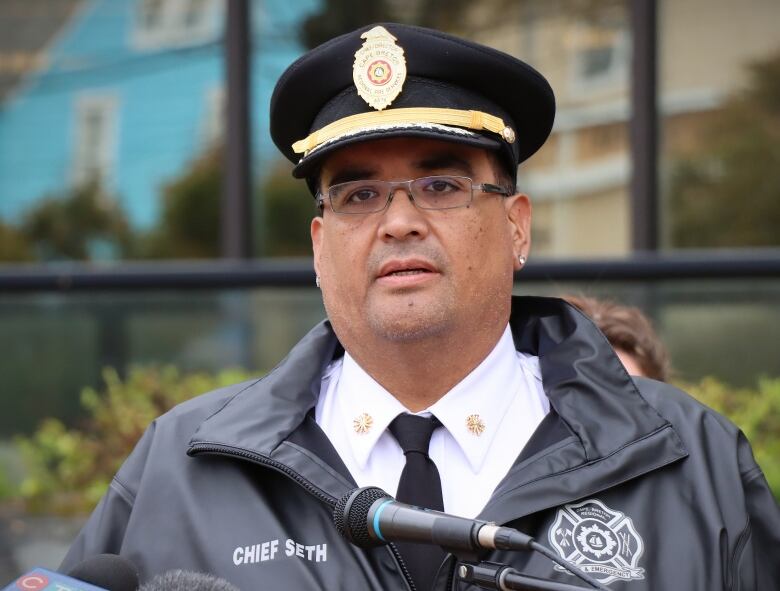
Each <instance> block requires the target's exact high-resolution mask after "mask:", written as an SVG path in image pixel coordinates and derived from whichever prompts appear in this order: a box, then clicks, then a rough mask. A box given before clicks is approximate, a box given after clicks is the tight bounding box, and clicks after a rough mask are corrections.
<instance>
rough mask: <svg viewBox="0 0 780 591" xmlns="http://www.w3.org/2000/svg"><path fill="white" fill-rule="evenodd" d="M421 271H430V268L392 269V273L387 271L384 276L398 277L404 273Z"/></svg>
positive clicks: (414, 273) (412, 273)
mask: <svg viewBox="0 0 780 591" xmlns="http://www.w3.org/2000/svg"><path fill="white" fill-rule="evenodd" d="M419 273H430V271H429V270H428V269H400V270H398V271H391V272H390V273H387V274H386V275H383V276H384V277H398V276H403V275H417V274H419Z"/></svg>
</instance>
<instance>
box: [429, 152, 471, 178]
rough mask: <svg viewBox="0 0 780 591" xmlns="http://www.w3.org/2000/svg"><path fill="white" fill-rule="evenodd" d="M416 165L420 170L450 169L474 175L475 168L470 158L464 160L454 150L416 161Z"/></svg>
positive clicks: (466, 174)
mask: <svg viewBox="0 0 780 591" xmlns="http://www.w3.org/2000/svg"><path fill="white" fill-rule="evenodd" d="M415 166H416V167H417V168H419V169H420V170H424V171H426V172H434V171H438V170H441V171H444V170H447V171H450V170H454V171H456V172H461V173H463V174H464V175H465V176H469V177H470V176H473V174H474V168H473V167H472V166H471V163H470V162H469V161H468V160H464V159H463V158H460V157H459V156H457V155H455V154H453V153H452V152H442V153H439V154H432V155H429V156H426V157H425V158H423V159H421V160H418V161H417V162H415Z"/></svg>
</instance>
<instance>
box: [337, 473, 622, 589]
mask: <svg viewBox="0 0 780 591" xmlns="http://www.w3.org/2000/svg"><path fill="white" fill-rule="evenodd" d="M333 521H334V523H335V525H336V529H337V530H338V531H339V533H340V534H341V535H342V536H344V537H345V538H346V539H347V540H349V541H350V542H352V543H353V544H354V545H355V546H358V547H360V548H372V547H375V546H381V545H383V544H389V543H391V542H416V543H421V544H436V545H437V546H441V547H442V548H444V549H445V550H447V551H449V552H451V553H453V554H455V555H456V556H457V555H458V554H467V555H472V556H473V555H474V554H476V553H478V552H479V551H480V550H534V551H536V552H539V553H541V554H544V555H545V556H546V557H547V558H549V559H550V560H552V561H554V562H556V563H558V564H560V565H561V566H563V567H564V568H565V569H566V570H568V571H569V572H571V573H572V574H573V575H575V576H577V577H579V578H580V579H582V580H583V581H585V582H586V583H588V584H589V585H590V586H591V587H593V588H595V589H602V590H605V591H608V590H607V588H606V587H605V586H604V585H602V584H601V583H599V582H598V581H596V580H595V579H594V578H593V577H591V576H589V575H587V574H585V573H584V572H582V571H581V570H580V569H579V568H577V567H576V566H575V565H573V564H571V563H570V562H569V561H567V560H565V559H563V558H561V557H560V556H558V555H556V554H555V552H553V551H552V550H550V549H549V548H546V547H545V546H542V545H541V544H539V543H538V542H537V541H536V540H534V539H533V538H532V537H531V536H529V535H526V534H524V533H522V532H519V531H517V530H516V529H512V528H511V527H501V526H498V525H495V524H494V523H489V522H487V521H482V520H479V519H466V518H465V517H456V516H454V515H447V514H446V513H442V512H440V511H434V510H432V509H424V508H422V507H415V506H412V505H407V504H405V503H399V502H398V501H396V500H395V499H394V498H393V497H391V496H390V495H388V494H387V493H386V492H385V491H383V490H382V489H381V488H377V487H375V486H367V487H363V488H356V489H354V490H351V491H350V492H348V493H347V494H345V495H344V496H343V497H341V498H340V499H339V501H338V503H336V508H335V509H334V510H333ZM507 588H509V587H507ZM530 588H534V587H530ZM536 588H539V587H536ZM541 588H544V587H541ZM547 588H548V589H556V588H558V589H560V588H561V587H556V586H552V587H547Z"/></svg>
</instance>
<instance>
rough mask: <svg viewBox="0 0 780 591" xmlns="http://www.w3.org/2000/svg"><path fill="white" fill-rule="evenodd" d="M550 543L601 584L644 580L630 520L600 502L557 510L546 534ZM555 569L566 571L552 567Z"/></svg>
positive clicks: (638, 542) (641, 546)
mask: <svg viewBox="0 0 780 591" xmlns="http://www.w3.org/2000/svg"><path fill="white" fill-rule="evenodd" d="M549 539H550V544H551V545H552V547H553V548H555V550H556V552H558V554H559V555H560V556H562V557H563V558H565V559H566V560H569V561H570V562H573V563H574V564H576V565H577V566H578V567H580V568H581V569H582V570H583V571H585V572H586V573H590V574H591V575H593V576H594V578H596V579H597V580H598V581H600V582H601V583H604V584H607V583H611V582H612V581H616V580H622V581H630V580H632V579H644V578H645V575H644V573H645V569H643V568H640V567H639V566H638V564H639V559H640V558H641V557H642V553H643V552H644V548H645V547H644V542H642V538H641V537H640V535H639V534H638V533H637V531H636V529H635V528H634V523H633V521H632V520H631V518H630V517H628V516H626V515H625V514H623V513H621V512H620V511H614V510H612V509H610V508H609V507H607V506H606V505H605V504H604V503H602V502H601V501H598V500H596V499H588V500H587V501H583V502H582V503H576V504H572V505H564V506H563V507H562V508H560V509H558V514H557V515H556V518H555V522H554V523H553V525H552V527H551V528H550V531H549ZM555 569H556V570H560V571H564V572H566V571H565V570H564V569H563V568H562V567H560V566H558V565H555Z"/></svg>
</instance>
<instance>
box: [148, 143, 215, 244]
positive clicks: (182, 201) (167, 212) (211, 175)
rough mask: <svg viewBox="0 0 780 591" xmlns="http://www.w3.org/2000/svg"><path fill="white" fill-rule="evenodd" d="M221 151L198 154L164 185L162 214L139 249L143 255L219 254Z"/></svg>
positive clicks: (213, 149) (212, 150) (213, 150)
mask: <svg viewBox="0 0 780 591" xmlns="http://www.w3.org/2000/svg"><path fill="white" fill-rule="evenodd" d="M222 170H223V166H222V150H221V147H215V148H212V149H210V150H207V151H206V152H204V153H203V154H201V155H200V156H198V157H197V158H196V159H195V160H193V162H192V163H191V164H190V166H189V167H188V168H187V169H186V170H184V172H183V173H182V174H181V175H180V176H179V177H177V178H175V179H173V180H172V181H171V182H170V183H168V184H167V185H166V186H165V187H164V188H163V193H162V199H163V204H162V216H161V218H160V221H159V222H158V224H157V227H156V228H155V229H154V230H152V232H151V233H150V234H149V236H148V237H147V238H146V239H145V240H144V241H143V245H142V246H141V247H140V248H139V252H138V254H139V256H141V257H142V258H172V259H176V258H184V259H204V258H205V259H207V258H215V257H218V256H219V254H220V246H219V232H220V223H219V219H220V205H219V204H220V195H221V193H222Z"/></svg>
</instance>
